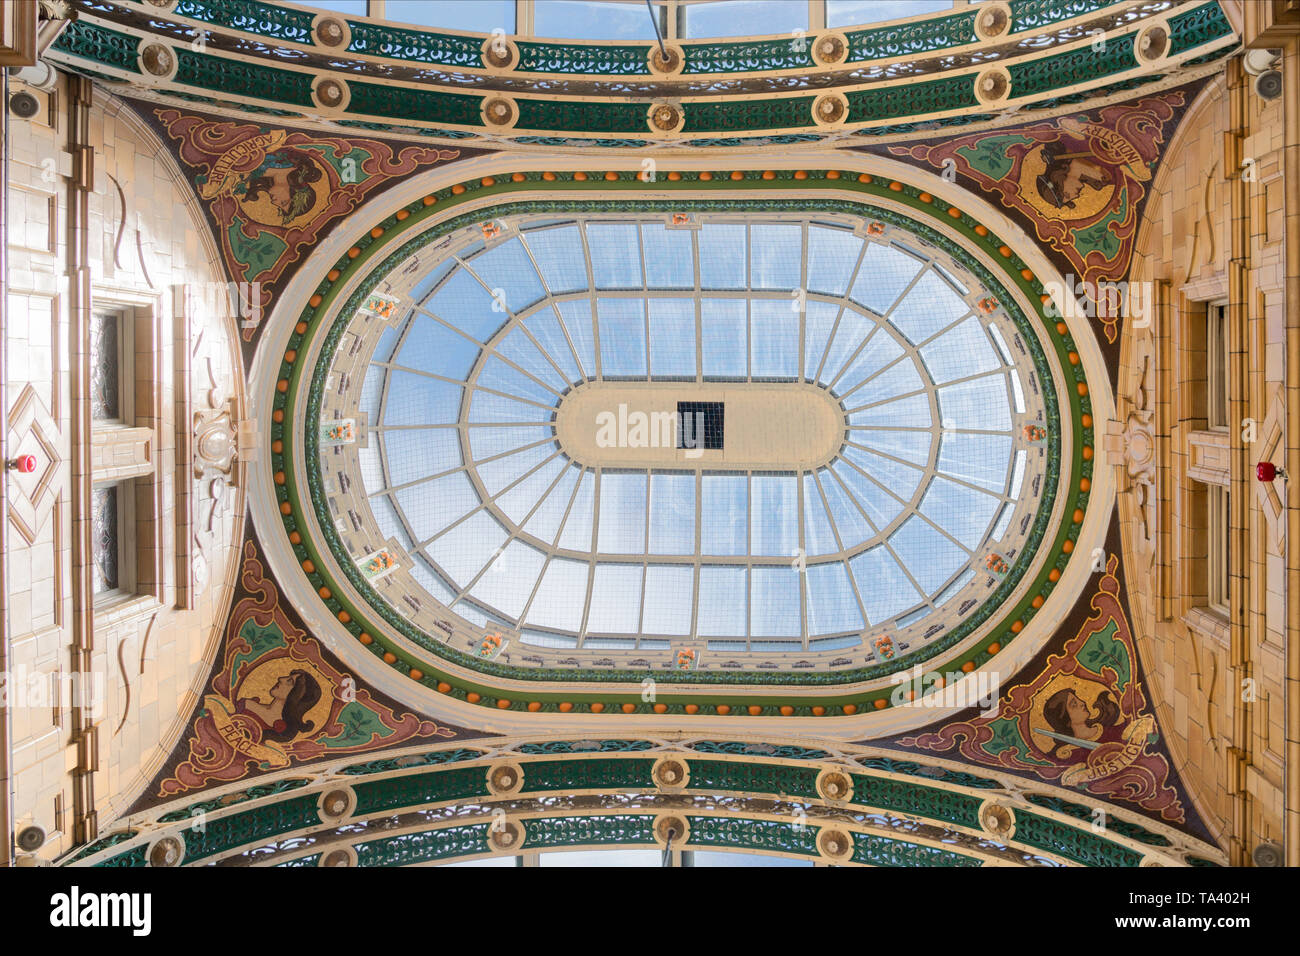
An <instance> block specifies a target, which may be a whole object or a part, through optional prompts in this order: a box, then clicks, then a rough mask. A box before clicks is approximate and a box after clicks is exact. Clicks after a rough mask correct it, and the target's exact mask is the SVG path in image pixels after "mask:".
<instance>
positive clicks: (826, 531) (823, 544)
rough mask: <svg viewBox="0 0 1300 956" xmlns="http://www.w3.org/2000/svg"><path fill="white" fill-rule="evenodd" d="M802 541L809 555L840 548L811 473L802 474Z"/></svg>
mask: <svg viewBox="0 0 1300 956" xmlns="http://www.w3.org/2000/svg"><path fill="white" fill-rule="evenodd" d="M803 542H804V552H805V553H806V554H807V555H808V556H809V557H813V556H816V555H819V554H834V553H835V552H837V551H839V550H840V547H839V545H838V544H836V542H835V532H834V531H832V530H831V522H830V518H829V517H828V516H827V514H826V505H825V504H824V503H823V502H822V496H821V492H819V491H818V490H817V483H816V482H815V481H814V480H813V476H812V475H804V476H803Z"/></svg>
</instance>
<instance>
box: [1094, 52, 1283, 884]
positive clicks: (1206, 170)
mask: <svg viewBox="0 0 1300 956" xmlns="http://www.w3.org/2000/svg"><path fill="white" fill-rule="evenodd" d="M1243 82H1244V83H1245V87H1246V92H1245V94H1244V95H1242V96H1240V97H1239V104H1241V105H1240V106H1239V109H1242V111H1243V112H1244V117H1241V118H1242V120H1243V122H1244V127H1245V129H1244V132H1245V136H1244V138H1241V139H1240V141H1239V143H1233V142H1232V138H1228V139H1225V137H1226V133H1225V131H1227V130H1230V129H1233V128H1234V126H1235V125H1237V120H1238V117H1237V116H1234V113H1233V110H1232V108H1231V105H1232V98H1233V96H1234V95H1238V94H1234V93H1233V91H1232V90H1231V89H1230V82H1229V80H1228V78H1227V77H1226V76H1223V75H1221V76H1219V77H1217V78H1216V79H1215V80H1214V81H1213V82H1211V84H1210V85H1209V86H1208V87H1207V88H1206V89H1205V90H1204V91H1203V92H1202V93H1201V95H1200V96H1199V98H1198V99H1197V100H1196V102H1195V103H1194V104H1193V105H1192V107H1191V109H1190V110H1189V111H1188V113H1187V115H1186V117H1184V119H1183V121H1182V124H1181V126H1180V127H1179V131H1178V133H1177V135H1176V137H1175V139H1174V141H1173V142H1172V143H1171V148H1170V150H1169V151H1168V152H1167V153H1166V155H1165V158H1164V160H1163V162H1162V165H1161V167H1160V170H1159V172H1158V174H1157V176H1156V178H1155V182H1154V184H1153V185H1154V188H1153V190H1152V195H1151V199H1150V204H1149V205H1148V206H1147V208H1146V210H1145V221H1144V223H1143V226H1142V232H1141V233H1140V236H1139V247H1138V255H1137V258H1136V259H1135V262H1134V267H1133V271H1132V274H1131V277H1130V278H1131V280H1136V281H1149V282H1156V283H1163V284H1165V289H1166V293H1165V307H1164V308H1163V309H1161V310H1159V313H1158V316H1157V318H1156V321H1155V322H1154V323H1153V325H1152V327H1151V328H1150V329H1149V330H1132V329H1130V330H1128V331H1127V332H1126V340H1125V343H1124V358H1125V363H1124V371H1123V373H1122V374H1121V382H1120V410H1119V418H1120V420H1121V423H1122V422H1123V421H1124V419H1125V415H1126V414H1127V413H1128V412H1131V411H1133V410H1134V409H1136V408H1137V407H1138V406H1139V405H1140V404H1141V395H1140V394H1138V390H1137V388H1136V387H1135V384H1134V383H1135V382H1137V380H1138V379H1139V377H1140V369H1139V364H1140V354H1141V352H1142V351H1143V349H1144V348H1150V349H1151V351H1152V354H1153V363H1152V365H1153V368H1152V373H1151V375H1150V377H1149V379H1148V383H1147V384H1148V386H1149V387H1150V390H1151V396H1150V399H1149V400H1148V404H1149V407H1150V408H1151V410H1152V411H1153V412H1154V417H1153V421H1152V424H1153V430H1154V433H1155V444H1156V448H1157V454H1156V459H1155V461H1156V479H1155V485H1154V487H1153V488H1152V489H1151V491H1150V496H1151V505H1150V508H1149V510H1148V511H1147V512H1146V514H1147V517H1148V519H1149V520H1150V522H1151V528H1150V530H1149V531H1148V530H1147V529H1146V527H1145V526H1144V525H1143V522H1142V513H1141V510H1140V509H1139V508H1137V507H1136V505H1135V504H1134V499H1133V496H1132V488H1131V486H1130V489H1129V492H1128V493H1126V494H1123V495H1121V513H1122V514H1123V515H1124V519H1125V535H1124V538H1125V549H1126V552H1128V555H1127V557H1128V558H1129V560H1127V561H1126V567H1127V568H1128V569H1129V575H1130V580H1129V582H1128V583H1129V587H1130V594H1131V595H1132V599H1133V605H1134V616H1135V621H1134V626H1135V630H1136V632H1137V635H1136V636H1137V641H1138V647H1139V652H1140V654H1141V656H1142V662H1143V664H1144V666H1145V667H1146V669H1147V671H1148V676H1149V678H1150V680H1149V686H1150V688H1151V690H1152V693H1153V695H1154V696H1155V698H1156V699H1155V704H1156V707H1157V710H1158V715H1159V721H1160V725H1161V727H1162V729H1163V730H1164V732H1165V733H1166V735H1167V736H1168V738H1169V743H1170V746H1171V751H1172V752H1173V755H1174V758H1175V763H1176V764H1177V766H1178V769H1179V771H1180V773H1181V774H1182V776H1183V779H1184V781H1185V782H1186V783H1187V784H1188V786H1189V787H1190V789H1191V791H1192V796H1193V799H1194V800H1195V801H1196V803H1197V805H1198V806H1199V808H1200V810H1201V811H1202V813H1203V814H1204V815H1205V817H1206V819H1207V822H1208V823H1209V825H1210V826H1211V828H1212V829H1213V830H1214V831H1215V833H1216V835H1218V836H1219V838H1220V842H1221V843H1222V844H1223V845H1224V846H1225V847H1228V848H1230V849H1232V850H1234V851H1235V852H1236V856H1235V858H1234V862H1245V859H1246V856H1247V855H1248V854H1249V852H1250V850H1251V849H1252V848H1253V847H1254V846H1256V845H1257V844H1258V843H1260V842H1262V841H1265V840H1268V841H1275V842H1278V843H1281V842H1282V829H1281V828H1282V816H1283V806H1282V803H1283V799H1282V794H1283V786H1284V783H1285V780H1284V774H1283V752H1284V750H1283V748H1284V745H1283V736H1284V729H1283V699H1284V698H1283V679H1284V675H1285V667H1284V658H1283V646H1284V645H1283V641H1284V634H1285V631H1286V622H1285V612H1286V594H1285V590H1286V585H1285V559H1284V557H1283V555H1284V542H1283V539H1282V537H1281V527H1280V526H1279V524H1278V522H1276V521H1274V520H1271V519H1270V516H1269V514H1268V512H1267V510H1266V509H1264V508H1263V507H1262V506H1261V498H1260V493H1259V488H1258V487H1257V482H1256V481H1255V478H1254V474H1253V470H1254V463H1255V462H1256V461H1257V460H1259V459H1260V458H1262V457H1267V455H1266V453H1265V449H1264V447H1263V439H1264V438H1265V436H1266V433H1267V432H1268V431H1269V428H1270V427H1274V426H1275V425H1276V422H1275V421H1274V419H1275V418H1276V410H1277V408H1278V407H1279V401H1278V400H1279V394H1280V391H1281V388H1282V380H1283V372H1284V357H1285V353H1286V339H1287V335H1288V334H1290V335H1296V334H1297V332H1296V330H1295V329H1294V328H1292V330H1291V331H1290V332H1289V333H1288V331H1287V322H1286V319H1285V311H1284V296H1283V284H1284V273H1285V258H1284V253H1285V247H1286V242H1285V236H1284V232H1283V226H1284V215H1283V211H1284V203H1285V201H1286V197H1285V190H1284V188H1283V178H1282V162H1283V160H1282V156H1283V145H1284V116H1283V105H1282V101H1281V100H1275V101H1273V102H1271V103H1268V102H1266V101H1264V100H1262V99H1260V98H1259V97H1258V96H1256V95H1254V93H1253V92H1250V91H1249V77H1246V78H1245V79H1244V81H1243ZM1247 160H1249V161H1250V162H1249V163H1247V162H1246V161H1247ZM1225 171H1226V173H1227V175H1225ZM1243 173H1244V174H1245V176H1244V178H1240V177H1242V176H1243ZM1294 191H1295V187H1294V185H1293V186H1292V197H1291V201H1294ZM1234 216H1236V217H1244V218H1245V223H1244V225H1245V250H1246V254H1247V255H1248V257H1249V261H1248V263H1247V265H1246V269H1245V270H1244V280H1245V281H1244V292H1243V291H1238V290H1236V289H1235V288H1234V284H1233V282H1232V280H1231V276H1232V267H1231V266H1230V260H1231V258H1232V255H1233V246H1232V232H1231V230H1232V229H1233V222H1234ZM1237 221H1238V222H1240V219H1238V220H1237ZM1218 300H1227V301H1228V302H1229V323H1230V324H1232V325H1235V326H1236V328H1237V329H1238V331H1237V333H1236V353H1235V356H1234V357H1233V359H1232V360H1231V361H1232V362H1233V364H1234V366H1235V367H1234V370H1233V372H1232V376H1233V381H1232V387H1231V397H1232V399H1233V404H1232V405H1231V406H1230V409H1229V423H1230V427H1229V429H1228V431H1227V432H1226V433H1219V434H1207V433H1206V428H1207V422H1206V404H1205V374H1206V373H1205V369H1206V352H1205V349H1206V342H1205V332H1204V316H1205V309H1206V307H1207V305H1208V304H1210V303H1212V302H1215V301H1218ZM1270 415H1272V416H1273V418H1270ZM1247 419H1250V420H1253V421H1254V422H1255V427H1254V434H1253V436H1252V434H1251V431H1250V428H1251V426H1250V423H1249V421H1247ZM1252 437H1253V438H1254V440H1253V441H1252V440H1251V439H1252ZM1278 454H1279V455H1281V456H1284V455H1285V448H1284V447H1283V449H1282V450H1281V452H1279V453H1278ZM1234 459H1235V460H1236V462H1237V464H1236V466H1235V467H1229V465H1230V464H1231V463H1232V462H1233V460H1234ZM1207 483H1210V484H1220V485H1222V486H1224V487H1227V488H1228V490H1229V494H1230V496H1231V497H1232V498H1233V499H1235V500H1237V501H1242V500H1244V501H1245V502H1246V510H1245V515H1246V518H1245V524H1244V526H1243V525H1242V523H1241V520H1240V514H1241V513H1240V512H1238V513H1237V515H1236V516H1234V518H1233V528H1232V531H1231V533H1230V542H1231V547H1232V548H1233V550H1234V551H1235V552H1237V554H1239V555H1240V563H1239V564H1238V565H1237V569H1238V573H1237V574H1236V577H1237V578H1238V585H1237V588H1236V590H1237V593H1238V597H1237V598H1236V600H1235V602H1234V607H1233V608H1232V612H1233V616H1232V618H1231V619H1225V618H1224V617H1222V616H1221V615H1216V614H1214V613H1211V612H1210V611H1208V610H1207V609H1206V607H1205V605H1206V604H1207V589H1208V585H1207V577H1206V569H1207V559H1208V557H1209V556H1208V555H1207V550H1208V547H1209V540H1210V538H1209V535H1208V533H1207V529H1206V523H1207V519H1206V512H1205V502H1206V489H1207V487H1208V485H1207ZM1126 498H1127V499H1128V500H1127V501H1125V499H1126ZM1283 513H1284V512H1283ZM1144 538H1150V539H1151V541H1152V544H1153V546H1152V547H1144ZM1231 621H1236V622H1237V623H1236V624H1233V623H1231ZM1247 678H1249V679H1250V680H1253V682H1254V683H1253V685H1251V684H1244V683H1243V681H1245V680H1246V679H1247ZM1252 698H1253V699H1252Z"/></svg>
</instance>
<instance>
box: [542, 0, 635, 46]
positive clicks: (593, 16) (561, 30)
mask: <svg viewBox="0 0 1300 956" xmlns="http://www.w3.org/2000/svg"><path fill="white" fill-rule="evenodd" d="M533 11H534V12H533V35H534V36H539V37H564V38H566V39H570V40H648V41H651V42H653V41H654V39H655V25H654V22H653V21H652V20H651V19H650V15H649V14H648V13H647V12H646V8H645V4H644V3H636V4H632V3H600V2H592V0H537V2H536V3H535V4H534V6H533ZM655 16H656V17H658V16H659V14H658V12H657V11H656V13H655Z"/></svg>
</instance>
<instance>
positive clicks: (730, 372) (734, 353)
mask: <svg viewBox="0 0 1300 956" xmlns="http://www.w3.org/2000/svg"><path fill="white" fill-rule="evenodd" d="M748 325H749V322H748V317H747V316H746V308H745V300H744V299H701V300H700V334H701V337H702V339H703V341H702V345H703V352H704V375H705V377H706V378H708V377H711V376H712V377H729V378H744V377H745V376H746V375H747V374H748V365H749V362H748V358H749V355H748V352H749V332H748Z"/></svg>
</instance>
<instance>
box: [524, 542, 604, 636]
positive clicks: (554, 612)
mask: <svg viewBox="0 0 1300 956" xmlns="http://www.w3.org/2000/svg"><path fill="white" fill-rule="evenodd" d="M590 567H591V566H590V564H588V563H586V562H585V561H569V559H568V558H551V562H550V563H549V564H547V566H546V574H543V575H542V583H541V587H538V588H537V597H534V598H533V604H532V606H530V607H529V609H528V623H529V624H532V626H534V627H554V628H555V630H558V631H573V632H575V633H576V632H577V631H578V628H581V627H582V609H584V607H586V576H588V574H589V572H590Z"/></svg>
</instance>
